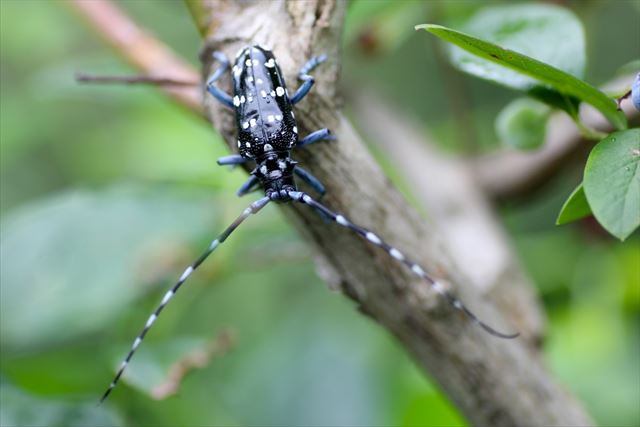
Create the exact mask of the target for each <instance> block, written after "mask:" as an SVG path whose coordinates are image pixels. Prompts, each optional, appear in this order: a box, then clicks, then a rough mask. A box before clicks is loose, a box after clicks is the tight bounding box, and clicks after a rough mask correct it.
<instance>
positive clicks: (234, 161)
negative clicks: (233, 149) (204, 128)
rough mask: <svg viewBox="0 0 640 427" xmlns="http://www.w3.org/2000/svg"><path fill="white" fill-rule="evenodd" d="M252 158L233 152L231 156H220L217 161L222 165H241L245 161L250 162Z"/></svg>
mask: <svg viewBox="0 0 640 427" xmlns="http://www.w3.org/2000/svg"><path fill="white" fill-rule="evenodd" d="M249 160H251V159H248V158H246V157H242V156H241V155H240V154H232V155H230V156H223V157H220V158H219V159H218V160H217V163H218V164H219V165H220V166H225V165H241V164H243V163H245V162H248V161H249Z"/></svg>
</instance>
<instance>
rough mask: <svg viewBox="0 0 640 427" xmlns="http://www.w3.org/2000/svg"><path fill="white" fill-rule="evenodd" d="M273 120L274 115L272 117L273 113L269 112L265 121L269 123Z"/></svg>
mask: <svg viewBox="0 0 640 427" xmlns="http://www.w3.org/2000/svg"><path fill="white" fill-rule="evenodd" d="M274 120H275V117H273V114H269V115H268V116H267V121H268V122H269V123H271V122H273V121H274Z"/></svg>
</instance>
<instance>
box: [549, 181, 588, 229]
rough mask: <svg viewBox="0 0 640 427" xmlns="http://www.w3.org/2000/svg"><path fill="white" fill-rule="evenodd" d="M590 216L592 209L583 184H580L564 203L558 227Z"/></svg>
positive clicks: (557, 221) (557, 222) (559, 215)
mask: <svg viewBox="0 0 640 427" xmlns="http://www.w3.org/2000/svg"><path fill="white" fill-rule="evenodd" d="M588 215H591V208H590V207H589V202H587V198H586V197H585V195H584V188H583V186H582V183H580V185H578V186H577V187H576V188H575V190H573V192H572V193H571V195H570V196H569V198H567V201H566V202H564V205H563V206H562V209H560V213H559V214H558V218H557V219H556V225H562V224H567V223H569V222H573V221H575V220H577V219H580V218H584V217H585V216H588Z"/></svg>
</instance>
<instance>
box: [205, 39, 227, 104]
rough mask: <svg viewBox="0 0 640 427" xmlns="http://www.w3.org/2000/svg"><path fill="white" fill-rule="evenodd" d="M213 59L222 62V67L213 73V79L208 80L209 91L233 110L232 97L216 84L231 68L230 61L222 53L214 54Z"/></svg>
mask: <svg viewBox="0 0 640 427" xmlns="http://www.w3.org/2000/svg"><path fill="white" fill-rule="evenodd" d="M213 58H214V59H216V60H217V61H218V62H220V66H219V67H218V68H217V69H216V70H215V71H214V72H213V74H212V75H211V77H209V80H207V91H208V92H209V93H210V94H211V95H213V97H214V98H215V99H217V100H218V101H220V102H221V103H222V104H224V105H226V106H227V107H229V108H233V101H232V99H231V95H229V94H227V93H225V92H223V91H221V90H220V89H218V88H217V87H216V85H215V84H214V83H215V82H216V81H217V80H218V79H219V78H220V77H222V75H223V74H224V72H225V71H227V69H228V68H229V59H227V57H226V56H225V54H224V53H222V52H213Z"/></svg>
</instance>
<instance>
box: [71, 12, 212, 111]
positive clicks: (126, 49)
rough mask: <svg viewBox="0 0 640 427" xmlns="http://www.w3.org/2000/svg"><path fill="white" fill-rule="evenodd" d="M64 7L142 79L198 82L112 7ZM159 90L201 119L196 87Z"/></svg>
mask: <svg viewBox="0 0 640 427" xmlns="http://www.w3.org/2000/svg"><path fill="white" fill-rule="evenodd" d="M67 4H68V5H70V6H71V8H72V9H73V10H74V11H75V12H77V13H78V14H79V15H80V16H81V17H82V18H83V19H84V20H85V22H86V23H87V24H88V26H89V28H91V29H92V30H93V31H94V32H96V33H97V34H98V35H99V36H100V37H101V38H102V39H103V40H104V41H105V42H107V43H108V44H110V45H111V46H112V47H113V48H114V50H115V51H116V52H117V53H118V54H120V56H121V57H122V58H124V59H125V60H126V61H127V62H128V63H129V64H131V65H132V66H133V67H134V68H136V69H137V70H138V71H140V72H142V74H144V75H145V76H161V77H163V78H165V77H166V78H170V79H171V80H175V81H185V82H199V81H200V74H199V72H198V70H196V69H195V68H194V67H193V66H191V65H190V64H188V63H186V62H185V61H184V60H183V59H181V58H180V57H178V56H177V55H175V54H174V53H173V51H172V50H171V49H170V48H169V47H167V46H166V45H165V44H164V43H162V42H161V41H159V40H158V39H157V38H156V37H154V36H153V35H152V34H151V33H149V32H148V31H145V30H143V29H141V28H140V27H139V26H138V25H137V24H136V23H135V22H134V21H133V20H132V19H131V18H130V17H129V16H127V15H126V14H125V13H124V12H123V11H122V10H120V8H119V7H118V6H117V5H116V4H115V3H113V2H110V1H107V0H91V1H87V0H67ZM159 88H160V90H161V91H162V92H164V93H165V94H167V95H168V96H170V97H171V98H173V99H174V100H175V101H177V102H178V104H180V105H182V106H184V107H186V108H187V109H189V110H190V111H193V112H194V113H197V114H198V115H203V110H202V91H201V89H200V87H198V86H194V87H190V86H186V85H178V86H177V85H164V86H161V87H159Z"/></svg>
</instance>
